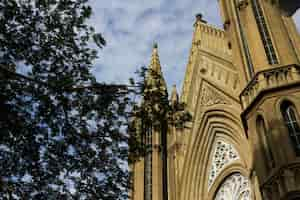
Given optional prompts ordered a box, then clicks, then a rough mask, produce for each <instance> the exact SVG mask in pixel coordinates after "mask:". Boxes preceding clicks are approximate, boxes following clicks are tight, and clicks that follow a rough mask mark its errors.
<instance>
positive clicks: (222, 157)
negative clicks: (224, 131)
mask: <svg viewBox="0 0 300 200" xmlns="http://www.w3.org/2000/svg"><path fill="white" fill-rule="evenodd" d="M238 159H240V157H239V154H238V152H237V151H236V149H235V148H234V147H233V145H231V144H228V143H225V142H224V141H221V140H218V141H217V143H216V146H215V149H214V154H213V157H212V164H211V168H210V171H209V177H208V188H210V186H211V185H212V184H213V182H214V180H215V179H216V177H217V176H218V175H219V173H220V172H221V171H222V169H223V168H224V167H225V166H226V165H228V164H230V163H232V162H233V161H235V160H238Z"/></svg>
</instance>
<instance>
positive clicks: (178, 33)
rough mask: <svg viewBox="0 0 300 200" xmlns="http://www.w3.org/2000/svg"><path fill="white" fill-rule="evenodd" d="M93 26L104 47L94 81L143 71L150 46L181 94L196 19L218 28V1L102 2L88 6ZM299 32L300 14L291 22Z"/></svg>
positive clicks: (125, 77)
mask: <svg viewBox="0 0 300 200" xmlns="http://www.w3.org/2000/svg"><path fill="white" fill-rule="evenodd" d="M91 4H92V7H93V10H94V15H93V17H92V19H91V23H92V24H93V25H94V26H95V28H96V30H97V31H99V32H101V33H103V34H104V37H105V39H106V40H107V46H106V47H105V48H104V49H103V50H101V51H100V52H99V56H100V58H99V59H98V60H97V62H96V69H95V70H94V71H95V74H96V77H97V79H98V81H108V82H123V83H124V82H126V81H127V80H128V78H129V77H132V76H134V72H135V71H136V70H137V69H138V68H139V67H141V66H143V65H144V66H147V65H148V63H149V60H150V56H151V48H152V45H153V43H154V42H158V45H159V52H160V59H161V64H162V67H163V72H164V75H165V78H166V81H167V83H168V85H169V87H170V86H171V85H173V84H174V83H176V84H177V85H178V88H179V89H181V84H182V82H183V78H184V72H185V68H186V63H187V62H188V53H189V49H190V46H191V42H192V32H193V23H194V16H195V14H197V13H199V12H201V13H203V15H204V18H205V19H206V20H207V21H208V22H209V23H211V24H215V25H217V26H221V19H220V14H219V8H218V5H217V0H214V1H211V0H184V1H183V0H151V1H149V0H126V1H124V0H105V1H101V3H99V1H96V0H95V1H91ZM294 18H295V20H296V22H297V25H298V29H300V28H299V27H300V12H298V13H297V14H296V15H295V16H294Z"/></svg>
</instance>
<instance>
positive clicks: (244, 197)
mask: <svg viewBox="0 0 300 200" xmlns="http://www.w3.org/2000/svg"><path fill="white" fill-rule="evenodd" d="M238 199H241V200H251V189H250V181H249V179H248V178H246V177H244V176H242V175H241V174H240V173H235V174H232V175H231V176H229V177H228V178H226V179H225V181H224V182H223V183H222V185H221V187H220V188H219V190H218V192H217V193H216V196H215V198H214V200H238Z"/></svg>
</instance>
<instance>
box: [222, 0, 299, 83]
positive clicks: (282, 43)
mask: <svg viewBox="0 0 300 200" xmlns="http://www.w3.org/2000/svg"><path fill="white" fill-rule="evenodd" d="M219 4H220V7H221V13H222V17H223V20H224V29H225V31H226V33H227V37H228V39H229V45H230V46H232V49H233V55H234V59H233V61H234V64H235V65H237V66H239V68H240V75H241V77H242V85H243V86H245V84H247V82H249V81H250V80H251V79H252V78H253V76H254V74H255V73H257V72H259V71H262V70H265V69H270V68H276V67H278V66H285V65H289V64H295V63H299V60H300V40H299V34H298V32H297V30H296V27H295V24H294V22H293V19H292V18H291V17H287V16H284V15H283V12H282V11H281V9H280V7H279V3H276V2H275V1H273V0H219Z"/></svg>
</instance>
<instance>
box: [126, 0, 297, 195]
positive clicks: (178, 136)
mask: <svg viewBox="0 0 300 200" xmlns="http://www.w3.org/2000/svg"><path fill="white" fill-rule="evenodd" d="M218 1H219V4H220V8H221V13H222V18H223V22H224V28H223V29H219V28H216V27H214V26H212V25H210V24H208V23H207V22H206V21H205V20H204V19H203V18H202V16H201V15H197V16H196V21H195V24H194V34H193V39H192V47H191V50H190V56H189V60H188V64H187V69H186V74H185V79H184V83H183V89H182V94H181V97H180V98H179V97H178V95H177V92H176V88H173V91H172V93H171V98H170V101H171V103H172V102H174V101H181V102H184V103H185V104H186V106H187V110H188V111H189V112H190V113H191V114H192V116H193V119H192V121H190V122H189V123H188V124H187V126H188V128H186V129H184V130H177V129H176V128H174V127H170V128H169V129H168V134H167V136H166V137H167V145H166V149H167V156H162V153H161V151H162V150H161V149H162V148H160V146H161V140H160V137H159V136H158V133H156V132H153V133H152V135H149V136H148V137H147V138H148V140H150V142H149V141H148V143H149V144H151V150H150V151H149V153H148V154H146V156H145V157H144V158H142V159H140V160H138V161H136V162H135V163H134V164H133V165H132V166H131V169H132V172H133V176H132V177H133V178H132V181H133V187H132V191H131V200H167V199H165V198H164V197H165V196H166V195H165V193H168V195H167V196H168V200H262V199H263V200H281V199H282V200H292V199H293V200H294V199H300V37H299V33H298V31H297V29H296V26H295V24H294V21H293V19H292V18H291V16H290V15H291V13H289V12H288V11H284V10H283V9H282V7H281V4H284V3H282V2H283V0H218ZM284 1H285V2H289V1H288V0H284ZM290 2H293V1H290ZM297 2H299V1H296V0H295V1H294V3H295V5H294V6H291V7H292V9H293V11H292V12H295V10H296V9H297V8H298V7H299V3H297ZM291 4H292V3H291ZM296 4H297V5H296ZM283 6H284V5H283ZM296 6H297V7H296ZM150 68H152V69H155V70H156V71H157V72H158V73H161V66H160V63H159V57H158V49H157V46H155V47H154V49H153V55H152V60H151V64H150ZM164 162H166V163H167V170H162V168H163V166H164ZM164 172H165V173H167V176H166V177H167V181H164V178H163V176H164ZM164 188H167V189H164Z"/></svg>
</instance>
